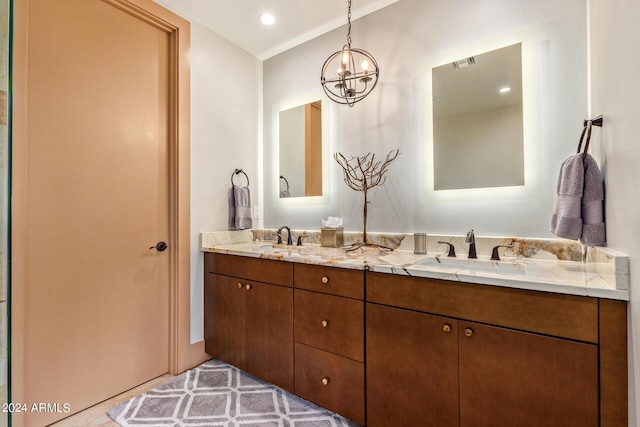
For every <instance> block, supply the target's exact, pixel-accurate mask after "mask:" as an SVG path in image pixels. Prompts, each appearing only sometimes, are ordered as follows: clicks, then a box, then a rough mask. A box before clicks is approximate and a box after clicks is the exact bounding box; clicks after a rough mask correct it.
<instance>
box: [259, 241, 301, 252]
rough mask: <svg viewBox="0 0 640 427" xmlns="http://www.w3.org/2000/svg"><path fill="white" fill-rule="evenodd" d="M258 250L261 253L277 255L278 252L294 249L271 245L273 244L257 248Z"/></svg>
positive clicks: (292, 247) (275, 244) (293, 247)
mask: <svg viewBox="0 0 640 427" xmlns="http://www.w3.org/2000/svg"><path fill="white" fill-rule="evenodd" d="M258 249H259V250H261V251H262V252H269V253H279V252H289V251H291V250H292V249H295V246H284V245H279V244H277V243H273V244H265V245H262V246H259V247H258Z"/></svg>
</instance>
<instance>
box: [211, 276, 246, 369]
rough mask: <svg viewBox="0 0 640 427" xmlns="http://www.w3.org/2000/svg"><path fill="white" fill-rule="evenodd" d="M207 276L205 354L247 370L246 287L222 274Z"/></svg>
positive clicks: (237, 280)
mask: <svg viewBox="0 0 640 427" xmlns="http://www.w3.org/2000/svg"><path fill="white" fill-rule="evenodd" d="M205 276H206V277H205V289H204V313H205V315H204V319H205V323H204V336H205V351H206V352H207V353H208V354H210V355H211V356H213V357H215V358H216V359H219V360H222V361H224V362H227V363H230V364H231V365H234V366H236V367H238V368H240V369H245V367H246V364H245V311H246V307H245V295H246V289H245V284H244V283H243V282H241V281H240V280H239V279H234V278H232V277H227V276H220V275H218V274H211V273H206V274H205Z"/></svg>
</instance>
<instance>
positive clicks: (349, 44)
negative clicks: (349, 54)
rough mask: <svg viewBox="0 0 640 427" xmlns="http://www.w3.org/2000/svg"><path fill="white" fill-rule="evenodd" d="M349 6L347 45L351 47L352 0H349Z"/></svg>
mask: <svg viewBox="0 0 640 427" xmlns="http://www.w3.org/2000/svg"><path fill="white" fill-rule="evenodd" d="M348 3H349V6H348V8H347V23H348V27H347V45H348V46H349V47H351V0H348Z"/></svg>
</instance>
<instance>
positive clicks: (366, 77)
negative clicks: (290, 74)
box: [320, 0, 380, 107]
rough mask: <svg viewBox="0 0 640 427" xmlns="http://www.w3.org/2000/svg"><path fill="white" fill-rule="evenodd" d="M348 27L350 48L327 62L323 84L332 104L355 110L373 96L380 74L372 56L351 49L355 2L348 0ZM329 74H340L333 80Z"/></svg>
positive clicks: (359, 50)
mask: <svg viewBox="0 0 640 427" xmlns="http://www.w3.org/2000/svg"><path fill="white" fill-rule="evenodd" d="M347 23H348V27H347V28H348V29H347V44H345V45H344V46H343V47H342V49H341V50H339V51H337V52H336V53H334V54H333V55H331V56H330V57H329V58H327V60H326V61H325V62H324V66H323V67H322V74H321V76H320V82H321V83H322V88H323V89H324V91H325V93H326V94H327V96H328V97H329V98H330V99H331V100H332V101H334V102H337V103H339V104H347V105H348V106H349V107H353V104H355V103H356V102H358V101H360V100H362V99H363V98H364V97H366V96H367V95H368V94H369V93H371V91H372V90H373V88H374V87H375V86H376V83H378V75H379V74H380V70H379V69H378V63H377V62H376V60H375V58H374V57H373V56H372V55H371V54H370V53H369V52H367V51H366V50H363V49H358V48H353V47H351V0H348V12H347ZM356 64H360V67H359V68H358V67H356ZM329 70H337V72H336V75H335V76H329V75H328V71H329Z"/></svg>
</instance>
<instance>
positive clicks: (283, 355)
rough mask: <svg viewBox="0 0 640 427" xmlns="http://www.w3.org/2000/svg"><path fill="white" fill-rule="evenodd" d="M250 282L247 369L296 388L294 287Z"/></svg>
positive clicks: (272, 380) (256, 374)
mask: <svg viewBox="0 0 640 427" xmlns="http://www.w3.org/2000/svg"><path fill="white" fill-rule="evenodd" d="M248 285H249V289H248V291H247V293H246V295H247V317H246V322H247V324H246V339H247V348H246V350H247V365H246V370H247V372H249V373H251V374H252V375H255V376H257V377H259V378H262V379H264V380H265V381H268V382H270V383H272V384H275V385H277V386H280V387H282V388H284V389H286V390H289V391H293V289H292V288H288V287H283V286H275V285H267V284H264V283H256V282H249V283H248Z"/></svg>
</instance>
